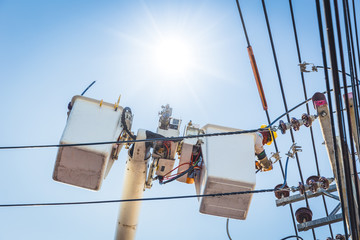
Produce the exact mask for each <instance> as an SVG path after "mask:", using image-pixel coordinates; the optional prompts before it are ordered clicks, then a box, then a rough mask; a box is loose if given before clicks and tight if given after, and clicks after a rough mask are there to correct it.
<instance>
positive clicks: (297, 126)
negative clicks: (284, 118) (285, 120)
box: [290, 117, 300, 131]
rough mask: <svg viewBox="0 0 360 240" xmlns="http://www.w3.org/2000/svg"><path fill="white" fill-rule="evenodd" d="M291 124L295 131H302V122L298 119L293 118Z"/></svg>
mask: <svg viewBox="0 0 360 240" xmlns="http://www.w3.org/2000/svg"><path fill="white" fill-rule="evenodd" d="M290 122H291V126H292V127H293V129H294V130H295V131H298V130H299V129H300V122H299V120H297V119H296V118H294V117H293V118H291V120H290Z"/></svg>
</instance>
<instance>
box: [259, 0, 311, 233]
mask: <svg viewBox="0 0 360 240" xmlns="http://www.w3.org/2000/svg"><path fill="white" fill-rule="evenodd" d="M261 2H262V7H263V12H264V17H265V21H266V26H267V30H268V35H269V40H270V44H271V49H272V53H273V58H274V62H275V67H276V72H277V76H278V80H279V86H280V90H281V95H282V100H283V104H284V108H285V112H288V107H287V102H286V97H285V92H284V87H283V84H282V79H281V74H280V69H279V64H278V61H277V54H276V50H275V46H274V41H273V38H272V32H271V28H270V23H269V18H268V15H267V10H266V5H265V1H264V0H262V1H261ZM286 116H287V119H288V122H290V117H289V115H288V114H287V115H286ZM290 135H291V140H292V142H293V143H295V139H294V134H293V131H292V129H290ZM295 157H296V162H297V165H298V172H299V175H300V180H301V182H302V183H303V184H304V178H303V175H302V170H301V166H300V161H299V157H298V155H297V154H295ZM305 202H306V206H307V207H308V208H309V201H308V198H307V196H306V194H305ZM292 217H293V222H294V216H293V214H292ZM294 228H295V230H296V227H295V226H294ZM311 231H312V233H313V237H314V240H316V235H315V231H314V229H312V230H311ZM296 235H298V234H297V231H296Z"/></svg>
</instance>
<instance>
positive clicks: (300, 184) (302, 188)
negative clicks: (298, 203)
mask: <svg viewBox="0 0 360 240" xmlns="http://www.w3.org/2000/svg"><path fill="white" fill-rule="evenodd" d="M299 192H300V194H301V195H304V193H305V186H304V184H302V183H301V182H299Z"/></svg>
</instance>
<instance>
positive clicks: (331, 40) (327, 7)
mask: <svg viewBox="0 0 360 240" xmlns="http://www.w3.org/2000/svg"><path fill="white" fill-rule="evenodd" d="M323 4H324V15H325V23H326V33H327V37H328V46H329V55H330V62H331V67H332V71H331V72H332V78H333V84H334V90H336V91H334V92H339V76H338V72H337V69H338V65H337V57H336V47H335V36H334V32H333V21H332V14H331V13H332V11H331V4H330V2H328V1H323ZM316 9H317V18H318V26H319V34H320V42H321V50H322V59H323V63H324V64H323V65H324V68H327V60H326V59H327V58H326V54H325V49H326V48H325V40H324V36H323V35H324V31H323V27H322V20H321V19H322V16H321V9H320V2H319V0H316ZM324 74H325V83H326V88H327V90H328V93H327V96H328V100H329V102H330V104H329V110H330V112H333V110H332V104H331V103H332V101H331V99H332V98H331V94H330V92H329V90H330V80H329V76H328V74H327V71H324ZM336 95H338V94H335V96H336ZM337 98H338V96H336V97H335V100H336V101H335V103H336V105H338V99H337ZM340 99H341V97H340ZM340 109H341V108H340V106H337V110H338V111H340ZM339 114H340V113H338V115H339ZM340 120H341V117H340V118H339V119H338V121H340ZM330 122H331V130H332V140H333V145H334V155H335V165H336V169H337V170H336V174H337V175H338V176H340V168H339V167H340V163H339V154H340V153H339V152H338V149H337V146H336V141H337V140H336V135H335V121H334V116H333V115H332V114H330ZM338 188H339V189H343V183H342V180H341V178H339V179H338ZM339 196H340V203H341V208H342V209H343V210H345V207H344V195H343V191H339ZM344 212H345V211H344ZM343 226H344V232H345V236H346V238H348V232H347V225H346V218H345V214H343Z"/></svg>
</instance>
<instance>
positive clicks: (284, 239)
mask: <svg viewBox="0 0 360 240" xmlns="http://www.w3.org/2000/svg"><path fill="white" fill-rule="evenodd" d="M289 238H297V239H300V240H304V239H303V238H302V237H299V236H287V237H284V238H282V239H280V240H286V239H289Z"/></svg>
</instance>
